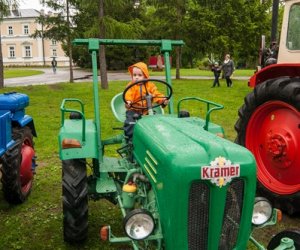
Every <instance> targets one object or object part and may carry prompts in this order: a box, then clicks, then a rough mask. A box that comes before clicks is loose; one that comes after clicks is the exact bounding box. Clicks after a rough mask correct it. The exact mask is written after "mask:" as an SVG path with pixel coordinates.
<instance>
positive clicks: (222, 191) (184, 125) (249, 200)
mask: <svg viewBox="0 0 300 250" xmlns="http://www.w3.org/2000/svg"><path fill="white" fill-rule="evenodd" d="M194 119H195V118H193V120H194ZM133 145H134V158H135V159H136V161H137V162H138V164H139V165H140V166H142V169H143V172H144V173H145V175H146V176H147V177H148V179H149V181H150V182H151V184H152V187H153V190H154V192H155V193H156V197H157V203H158V208H159V214H160V218H161V225H162V230H163V231H164V230H166V228H172V230H166V231H164V235H165V243H166V245H167V246H166V249H189V246H188V244H189V243H188V242H191V241H193V239H195V238H197V237H193V235H192V234H193V232H194V231H195V230H193V226H191V225H192V224H193V223H194V226H195V228H200V227H201V225H202V224H203V225H205V226H204V228H203V230H206V229H205V227H206V225H207V224H205V223H203V221H201V220H200V219H199V218H200V217H199V214H202V213H200V212H199V213H197V212H196V211H201V209H203V206H202V204H209V205H208V206H207V207H206V209H207V214H208V216H209V222H210V223H211V224H213V225H214V227H213V230H212V231H210V230H209V231H208V232H207V233H208V234H209V240H208V243H207V244H208V246H209V247H208V249H218V247H220V245H218V241H216V240H215V239H216V238H219V236H217V235H218V234H221V232H226V230H227V229H225V228H224V227H222V222H223V216H225V214H227V212H228V211H229V210H230V211H235V212H232V213H233V214H238V219H237V220H236V223H237V225H240V229H241V231H240V234H241V235H243V236H242V237H239V239H243V238H244V239H245V238H248V237H249V235H250V228H251V217H252V208H253V202H254V197H255V189H256V164H255V160H254V157H253V156H252V154H251V153H250V151H248V150H247V149H246V148H244V147H241V146H239V145H237V144H235V143H233V142H230V141H228V140H225V139H223V138H221V137H218V136H216V135H214V134H212V133H210V132H207V131H205V130H204V129H203V128H202V127H201V126H197V125H196V123H195V122H194V121H192V119H190V118H177V117H172V116H162V115H161V116H160V115H155V116H146V117H143V118H142V119H140V120H139V121H138V122H137V124H136V125H135V128H134V135H133ZM236 183H239V184H241V187H239V186H236ZM195 185H196V186H198V185H200V186H202V185H203V186H204V187H207V192H205V193H206V194H205V195H203V196H202V195H201V193H202V191H193V190H194V186H195ZM245 186H247V192H245V193H244V191H243V190H244V188H243V187H245ZM197 190H198V189H197ZM232 190H235V191H234V192H240V195H237V196H236V197H239V202H240V203H238V202H234V203H232V204H231V205H232V206H235V205H234V204H240V205H239V207H240V208H241V207H242V206H243V205H244V208H245V209H244V210H243V216H241V214H239V212H238V211H240V210H239V209H238V208H235V209H232V210H231V209H228V205H227V206H226V207H225V204H226V201H227V200H226V197H229V196H227V195H228V193H231V192H232ZM245 190H246V189H245ZM194 196H196V197H198V198H195V197H194ZM204 197H206V199H205V201H204V200H203V201H202V199H204ZM195 200H196V202H197V204H198V205H196V206H195V205H194V204H193V202H195ZM242 204H243V205H242ZM197 206H198V207H197ZM204 214H206V213H204ZM207 218H208V217H207ZM188 221H190V222H191V221H193V223H188ZM201 230H202V229H201ZM201 230H200V231H201ZM236 239H237V238H236ZM228 240H229V239H228ZM216 244H217V245H216ZM233 244H234V245H235V246H237V249H245V248H246V245H239V244H245V243H243V242H234V243H233ZM239 247H240V248H239Z"/></svg>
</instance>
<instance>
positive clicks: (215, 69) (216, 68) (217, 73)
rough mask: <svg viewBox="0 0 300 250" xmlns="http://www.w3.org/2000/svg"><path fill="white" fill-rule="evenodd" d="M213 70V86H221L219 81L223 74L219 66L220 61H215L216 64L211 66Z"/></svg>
mask: <svg viewBox="0 0 300 250" xmlns="http://www.w3.org/2000/svg"><path fill="white" fill-rule="evenodd" d="M211 71H212V72H214V77H215V79H214V83H213V85H212V88H214V87H216V86H217V87H220V82H219V78H220V74H221V69H220V67H219V63H217V62H215V63H214V65H213V66H212V67H211Z"/></svg>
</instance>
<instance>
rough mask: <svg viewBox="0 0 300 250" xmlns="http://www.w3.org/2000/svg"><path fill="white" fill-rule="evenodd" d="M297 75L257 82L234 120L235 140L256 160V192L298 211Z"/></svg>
mask: <svg viewBox="0 0 300 250" xmlns="http://www.w3.org/2000/svg"><path fill="white" fill-rule="evenodd" d="M299 111H300V78H289V77H282V78H277V79H271V80H268V81H266V82H263V83H261V84H259V85H257V86H256V87H255V89H254V91H253V92H251V93H250V94H248V95H247V96H246V97H245V103H244V105H243V106H242V107H241V108H240V110H239V120H238V121H237V122H236V124H235V129H236V131H237V138H236V143H238V144H240V145H242V146H245V147H246V148H248V149H249V150H250V151H251V152H252V153H253V154H254V156H255V159H256V162H257V165H258V166H257V167H258V168H257V178H258V194H259V195H263V196H265V197H266V198H268V199H269V200H271V201H272V202H273V204H274V205H275V206H276V207H278V208H280V209H282V210H283V211H286V212H288V213H289V214H293V213H295V212H297V211H300V168H299V165H300V155H299V151H300V144H299V138H300V129H299V128H300V112H299Z"/></svg>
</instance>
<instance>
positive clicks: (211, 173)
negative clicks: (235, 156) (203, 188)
mask: <svg viewBox="0 0 300 250" xmlns="http://www.w3.org/2000/svg"><path fill="white" fill-rule="evenodd" d="M239 176H240V165H239V164H232V163H231V161H230V160H228V159H226V158H225V157H222V156H219V157H217V158H215V159H214V160H213V161H211V162H210V166H203V167H202V168H201V179H202V180H210V182H211V183H213V184H215V185H216V186H218V187H220V188H221V187H223V186H226V185H227V183H229V182H231V180H232V178H234V177H239Z"/></svg>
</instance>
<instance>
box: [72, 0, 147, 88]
mask: <svg viewBox="0 0 300 250" xmlns="http://www.w3.org/2000/svg"><path fill="white" fill-rule="evenodd" d="M77 8H78V9H79V10H80V11H79V12H78V15H76V18H75V23H76V27H77V35H78V37H80V38H90V37H98V38H101V39H108V38H118V39H134V38H136V39H141V37H142V34H143V31H144V30H145V27H144V26H143V25H142V21H141V19H140V18H141V17H142V16H143V15H142V12H143V8H142V7H141V8H139V10H135V9H134V8H133V2H131V1H122V0H118V1H116V0H114V1H113V0H106V1H103V0H99V1H84V0H79V1H78V2H77ZM79 51H84V53H86V50H85V49H82V48H79V47H76V48H74V54H75V55H76V59H75V60H77V62H78V64H81V63H82V61H84V62H85V63H86V64H89V63H88V61H87V59H86V58H85V57H82V56H80V54H79V53H78V52H79ZM120 51H122V52H121V53H120ZM130 51H133V52H132V53H134V51H136V50H135V49H133V48H129V47H126V48H124V47H122V46H118V47H113V46H112V47H110V49H109V51H108V54H109V57H110V58H111V60H108V61H107V56H106V55H107V53H106V51H105V47H104V46H100V51H99V62H100V63H99V64H100V77H101V87H102V88H104V89H106V88H108V83H107V76H106V75H107V73H106V68H107V66H111V67H112V64H114V65H113V66H116V64H119V62H120V61H123V60H125V61H126V62H127V61H131V63H132V60H131V56H128V55H129V54H130ZM113 53H115V55H118V56H115V55H113ZM85 55H86V54H85ZM107 63H108V65H107ZM124 65H125V64H124ZM123 68H124V67H123Z"/></svg>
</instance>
